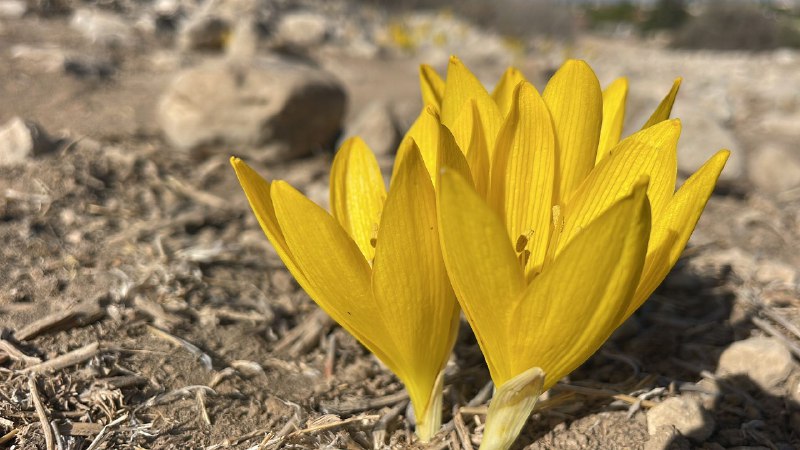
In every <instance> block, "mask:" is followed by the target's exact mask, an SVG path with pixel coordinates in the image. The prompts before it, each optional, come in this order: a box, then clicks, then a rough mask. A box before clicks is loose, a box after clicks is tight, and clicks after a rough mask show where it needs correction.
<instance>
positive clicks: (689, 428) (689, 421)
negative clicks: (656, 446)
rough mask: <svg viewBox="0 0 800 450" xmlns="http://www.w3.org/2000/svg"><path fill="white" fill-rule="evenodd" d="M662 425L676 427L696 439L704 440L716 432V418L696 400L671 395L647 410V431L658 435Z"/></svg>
mask: <svg viewBox="0 0 800 450" xmlns="http://www.w3.org/2000/svg"><path fill="white" fill-rule="evenodd" d="M662 427H675V429H676V430H678V432H679V433H680V434H681V435H683V436H685V437H687V438H689V439H692V440H694V441H697V442H703V441H705V440H706V439H708V438H709V436H711V434H712V433H713V432H714V427H715V423H714V418H713V417H712V416H711V414H709V413H708V411H706V410H705V409H703V407H702V406H701V405H700V403H698V402H697V401H696V400H694V399H691V398H686V397H671V398H668V399H666V400H664V401H663V402H661V403H659V404H658V405H656V406H654V407H652V408H650V410H648V411H647V432H648V433H649V434H650V436H654V437H655V436H657V435H658V434H659V433H660V431H661V430H663V429H664V428H662Z"/></svg>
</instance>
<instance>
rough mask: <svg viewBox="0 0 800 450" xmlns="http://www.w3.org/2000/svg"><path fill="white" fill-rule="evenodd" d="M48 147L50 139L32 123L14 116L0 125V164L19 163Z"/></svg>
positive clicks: (44, 150)
mask: <svg viewBox="0 0 800 450" xmlns="http://www.w3.org/2000/svg"><path fill="white" fill-rule="evenodd" d="M49 148H50V140H49V139H48V138H47V136H46V135H45V134H44V133H43V132H42V131H41V130H40V129H39V127H37V126H36V125H35V124H33V123H26V122H25V121H24V120H22V119H21V118H19V117H14V118H12V119H11V120H9V121H8V122H6V123H5V124H4V125H3V126H2V127H0V166H10V165H15V164H20V163H22V162H25V160H26V159H28V158H29V157H31V156H34V155H38V154H40V153H44V152H46V151H47V150H48V149H49Z"/></svg>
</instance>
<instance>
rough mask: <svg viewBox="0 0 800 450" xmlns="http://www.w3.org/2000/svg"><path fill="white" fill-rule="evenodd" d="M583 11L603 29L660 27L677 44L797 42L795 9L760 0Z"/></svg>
mask: <svg viewBox="0 0 800 450" xmlns="http://www.w3.org/2000/svg"><path fill="white" fill-rule="evenodd" d="M690 11H691V12H690ZM585 15H586V18H587V19H588V26H589V28H590V29H593V30H596V31H600V32H602V31H607V30H614V29H615V27H617V26H619V25H626V26H627V27H628V29H634V30H636V31H637V32H638V33H639V34H640V35H642V36H648V35H650V34H652V33H655V32H659V33H663V34H666V35H667V36H668V37H669V38H670V40H671V43H672V45H673V46H674V47H678V48H691V49H713V50H771V49H775V48H780V47H788V48H800V11H792V10H785V9H779V8H776V7H773V6H771V5H770V4H767V3H764V2H746V1H730V0H711V1H708V2H704V3H697V4H695V5H694V6H693V7H692V8H689V7H688V6H687V2H686V1H685V0H658V1H657V2H655V4H654V5H653V6H651V7H643V6H639V5H637V4H634V3H632V2H630V1H622V2H618V3H611V4H602V5H599V6H597V5H588V6H586V7H585Z"/></svg>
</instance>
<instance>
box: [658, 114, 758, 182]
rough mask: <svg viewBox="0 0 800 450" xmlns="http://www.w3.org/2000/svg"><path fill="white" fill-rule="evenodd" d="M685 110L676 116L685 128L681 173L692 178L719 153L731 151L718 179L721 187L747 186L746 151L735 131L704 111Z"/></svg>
mask: <svg viewBox="0 0 800 450" xmlns="http://www.w3.org/2000/svg"><path fill="white" fill-rule="evenodd" d="M684 103H687V102H684ZM682 110H683V114H682V115H679V114H677V113H676V114H674V115H673V116H674V117H680V118H681V124H682V125H683V131H682V133H681V138H680V140H679V141H678V171H679V172H680V173H681V174H682V175H685V176H689V175H691V174H693V173H694V172H696V171H697V169H699V168H700V167H701V166H702V165H703V164H705V162H706V161H708V159H709V158H711V157H712V156H713V155H714V154H715V153H717V151H719V150H721V149H723V148H726V149H728V150H730V151H731V156H730V158H728V162H727V164H725V169H723V171H722V174H721V175H720V177H719V182H720V184H724V185H725V184H726V185H729V186H730V185H736V184H741V185H746V184H747V183H748V180H747V177H746V170H745V161H746V159H745V155H744V150H743V149H742V148H741V145H740V144H739V141H738V140H737V139H736V136H734V134H733V130H731V129H729V128H727V127H725V126H724V125H723V124H722V123H720V122H719V121H716V120H714V119H713V118H712V117H709V116H708V115H706V114H704V111H703V110H696V109H693V108H691V106H689V105H687V106H686V107H684V108H682ZM690 111H692V112H690Z"/></svg>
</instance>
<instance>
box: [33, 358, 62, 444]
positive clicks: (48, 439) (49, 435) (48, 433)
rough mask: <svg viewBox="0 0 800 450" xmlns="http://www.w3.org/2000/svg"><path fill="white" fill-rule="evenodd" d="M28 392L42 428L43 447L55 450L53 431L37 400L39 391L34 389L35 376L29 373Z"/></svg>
mask: <svg viewBox="0 0 800 450" xmlns="http://www.w3.org/2000/svg"><path fill="white" fill-rule="evenodd" d="M28 391H30V394H31V401H32V402H33V406H34V408H36V415H37V416H38V417H39V423H40V424H41V426H42V433H44V442H45V446H46V447H47V450H55V448H56V438H55V435H54V433H53V429H52V428H50V419H49V418H48V417H47V411H46V410H45V409H44V404H43V403H42V399H41V398H39V389H38V388H37V387H36V374H33V373H31V374H30V375H28Z"/></svg>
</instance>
